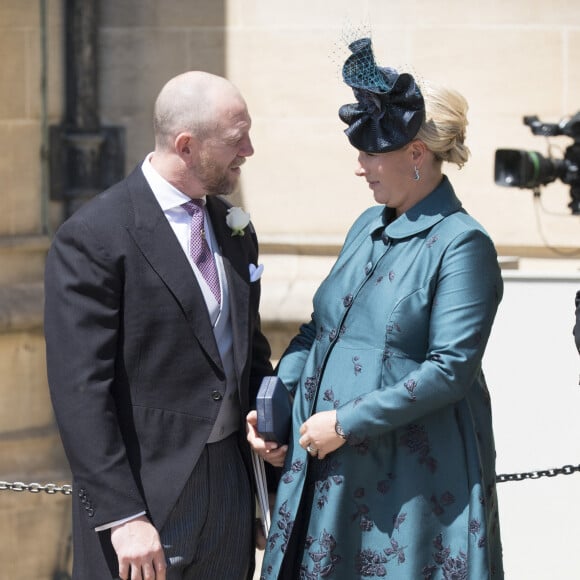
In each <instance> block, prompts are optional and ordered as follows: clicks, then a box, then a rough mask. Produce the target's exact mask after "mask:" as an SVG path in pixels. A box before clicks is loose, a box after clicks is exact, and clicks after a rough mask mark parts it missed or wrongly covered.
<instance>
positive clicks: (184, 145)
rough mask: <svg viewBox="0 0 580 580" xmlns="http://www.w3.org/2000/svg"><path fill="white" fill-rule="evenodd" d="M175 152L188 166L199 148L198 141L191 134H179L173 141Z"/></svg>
mask: <svg viewBox="0 0 580 580" xmlns="http://www.w3.org/2000/svg"><path fill="white" fill-rule="evenodd" d="M174 145H175V152H176V153H177V155H179V157H181V159H183V161H184V163H186V164H187V165H189V164H190V162H191V160H192V159H193V157H194V156H195V154H196V153H197V151H198V148H199V142H198V140H197V139H196V138H195V137H194V136H193V135H192V134H191V133H179V135H177V137H176V138H175V141H174Z"/></svg>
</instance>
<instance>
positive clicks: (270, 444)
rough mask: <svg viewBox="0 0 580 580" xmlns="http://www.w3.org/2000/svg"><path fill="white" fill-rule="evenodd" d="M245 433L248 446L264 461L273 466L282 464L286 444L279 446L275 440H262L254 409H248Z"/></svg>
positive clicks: (286, 447)
mask: <svg viewBox="0 0 580 580" xmlns="http://www.w3.org/2000/svg"><path fill="white" fill-rule="evenodd" d="M246 434H247V439H248V442H249V444H250V446H251V447H252V449H253V450H254V451H255V452H256V453H257V454H258V455H259V456H260V457H261V458H262V459H263V460H264V461H267V462H268V463H271V464H272V465H274V467H282V466H283V465H284V459H285V458H286V452H287V451H288V445H282V446H280V447H279V446H278V443H276V442H275V441H264V439H263V437H262V436H261V435H260V432H259V431H258V413H257V412H256V411H250V412H249V413H248V415H247V417H246Z"/></svg>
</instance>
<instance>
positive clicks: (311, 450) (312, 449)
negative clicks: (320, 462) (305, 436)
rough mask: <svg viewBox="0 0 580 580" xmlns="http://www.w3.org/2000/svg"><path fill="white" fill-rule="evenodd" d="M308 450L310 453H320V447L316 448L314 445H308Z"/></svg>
mask: <svg viewBox="0 0 580 580" xmlns="http://www.w3.org/2000/svg"><path fill="white" fill-rule="evenodd" d="M306 451H308V453H310V455H318V449H316V447H312V445H307V446H306Z"/></svg>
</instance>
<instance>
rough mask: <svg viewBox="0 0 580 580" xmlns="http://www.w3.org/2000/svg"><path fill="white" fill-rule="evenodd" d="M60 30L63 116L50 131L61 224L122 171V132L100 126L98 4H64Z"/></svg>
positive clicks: (73, 0) (79, 0) (78, 0)
mask: <svg viewBox="0 0 580 580" xmlns="http://www.w3.org/2000/svg"><path fill="white" fill-rule="evenodd" d="M65 29H66V32H65V54H66V68H65V75H66V84H65V86H66V95H65V96H66V110H65V115H64V120H63V122H62V123H61V124H60V125H58V126H52V127H51V128H50V171H51V178H50V182H51V183H50V190H51V199H53V200H58V201H61V202H62V203H63V218H64V219H66V218H67V217H69V216H70V215H71V214H72V213H73V212H74V211H75V210H76V209H77V208H78V207H80V206H81V205H82V204H83V203H85V202H86V201H87V200H89V199H90V198H91V197H93V196H95V195H96V194H97V193H99V191H102V190H103V189H105V188H106V187H108V186H109V185H112V184H113V183H115V182H116V181H118V180H119V179H121V178H122V177H123V174H124V170H125V159H124V130H123V128H121V127H103V126H102V125H101V124H100V114H99V113H100V111H99V98H98V97H99V75H98V72H99V71H98V54H97V52H98V42H97V40H98V35H97V30H98V18H97V1H96V0H66V1H65Z"/></svg>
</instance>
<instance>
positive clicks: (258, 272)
mask: <svg viewBox="0 0 580 580" xmlns="http://www.w3.org/2000/svg"><path fill="white" fill-rule="evenodd" d="M263 271H264V264H259V265H258V266H256V265H254V264H250V282H256V281H258V280H259V279H260V278H261V276H262V272H263Z"/></svg>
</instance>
